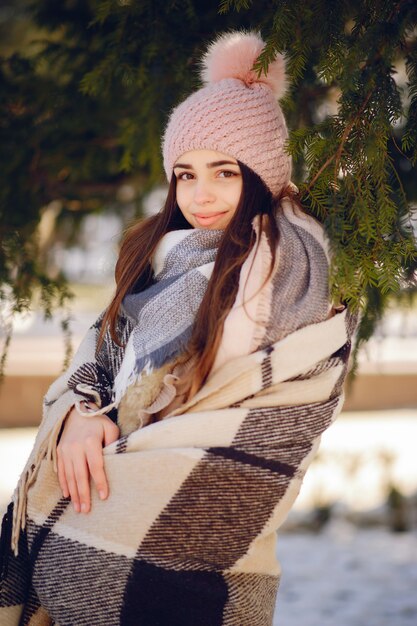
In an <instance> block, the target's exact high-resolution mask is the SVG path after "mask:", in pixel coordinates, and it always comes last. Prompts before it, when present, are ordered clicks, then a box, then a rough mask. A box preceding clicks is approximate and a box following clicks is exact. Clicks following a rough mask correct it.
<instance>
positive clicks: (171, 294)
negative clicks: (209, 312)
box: [114, 229, 224, 403]
mask: <svg viewBox="0 0 417 626" xmlns="http://www.w3.org/2000/svg"><path fill="white" fill-rule="evenodd" d="M223 233H224V231H223V230H217V229H215V230H202V229H183V230H175V231H171V232H169V233H167V234H166V235H164V237H162V239H161V240H160V242H159V243H158V246H157V248H156V251H155V253H154V255H153V258H152V267H153V270H154V282H153V284H152V285H151V286H150V287H148V288H147V289H145V290H144V291H142V292H140V293H136V294H132V295H128V296H127V297H125V299H124V301H123V305H122V314H124V315H125V316H127V317H129V318H130V320H131V322H132V324H133V326H134V329H133V331H132V333H131V335H130V337H129V341H128V344H127V346H126V352H125V356H124V359H123V363H122V366H121V368H120V371H119V374H118V376H117V377H116V380H115V385H114V392H115V400H116V403H118V402H119V400H120V398H121V397H122V396H123V394H124V393H125V391H126V389H127V388H128V387H129V386H130V385H131V384H132V383H133V382H137V381H138V380H139V379H140V376H141V375H142V373H144V372H146V373H149V372H151V371H153V370H155V369H157V368H159V367H161V366H162V365H164V364H165V363H167V362H168V361H170V360H171V359H173V358H174V357H175V356H177V355H178V354H180V353H181V352H182V351H183V350H184V349H185V347H186V345H187V343H188V342H189V340H190V337H191V331H192V327H193V323H194V319H195V315H196V313H197V311H198V308H199V306H200V303H201V300H202V298H203V296H204V293H205V291H206V288H207V284H208V281H209V279H210V276H211V273H212V271H213V267H214V261H215V258H216V254H217V249H218V245H219V243H220V240H221V238H222V236H223Z"/></svg>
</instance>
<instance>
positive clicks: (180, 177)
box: [177, 172, 192, 180]
mask: <svg viewBox="0 0 417 626" xmlns="http://www.w3.org/2000/svg"><path fill="white" fill-rule="evenodd" d="M183 176H192V174H191V173H190V172H181V174H178V176H177V180H190V179H189V178H183Z"/></svg>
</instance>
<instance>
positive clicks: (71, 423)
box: [57, 402, 120, 513]
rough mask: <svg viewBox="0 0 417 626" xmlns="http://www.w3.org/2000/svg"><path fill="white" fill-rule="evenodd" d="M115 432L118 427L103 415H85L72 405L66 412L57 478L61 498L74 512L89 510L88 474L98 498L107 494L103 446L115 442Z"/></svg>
mask: <svg viewBox="0 0 417 626" xmlns="http://www.w3.org/2000/svg"><path fill="white" fill-rule="evenodd" d="M88 404H89V406H90V407H91V408H93V409H98V408H99V407H98V406H97V405H96V404H94V403H92V402H89V403H88ZM119 434H120V430H119V428H118V426H117V425H116V424H115V423H114V422H113V421H112V420H111V419H110V418H109V417H107V416H106V415H94V416H88V415H87V416H86V415H83V414H81V413H80V412H79V411H78V410H77V408H76V407H75V406H74V407H72V409H71V410H70V412H69V413H68V415H67V417H66V419H65V422H64V425H63V429H62V431H61V435H60V439H59V443H58V447H57V466H58V480H59V484H60V486H61V489H62V493H63V496H64V498H68V497H71V500H72V504H73V507H74V510H75V511H76V512H77V513H79V512H80V511H81V512H82V513H88V512H89V510H90V502H91V498H90V476H91V478H92V480H93V482H94V484H95V486H96V489H97V491H98V494H99V496H100V498H101V499H102V500H105V499H106V498H107V496H108V495H109V488H108V483H107V478H106V474H105V472H104V463H103V446H107V445H109V444H110V443H112V442H113V441H117V439H118V438H119Z"/></svg>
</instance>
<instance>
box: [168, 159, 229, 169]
mask: <svg viewBox="0 0 417 626" xmlns="http://www.w3.org/2000/svg"><path fill="white" fill-rule="evenodd" d="M219 165H237V166H239V164H238V163H235V162H234V161H212V162H211V163H207V167H219ZM176 167H183V168H184V169H187V170H192V169H194V168H193V166H192V165H191V164H190V163H176V164H175V165H174V169H175V168H176Z"/></svg>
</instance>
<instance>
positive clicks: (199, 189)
mask: <svg viewBox="0 0 417 626" xmlns="http://www.w3.org/2000/svg"><path fill="white" fill-rule="evenodd" d="M214 199H215V197H214V194H213V192H212V190H211V189H210V186H209V185H208V184H207V183H205V182H204V181H199V182H198V183H197V185H196V186H195V189H194V202H195V203H196V204H207V203H208V202H213V200H214Z"/></svg>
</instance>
